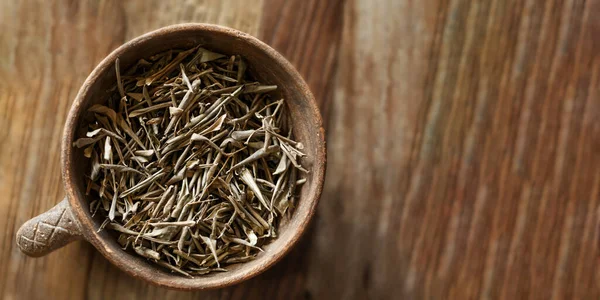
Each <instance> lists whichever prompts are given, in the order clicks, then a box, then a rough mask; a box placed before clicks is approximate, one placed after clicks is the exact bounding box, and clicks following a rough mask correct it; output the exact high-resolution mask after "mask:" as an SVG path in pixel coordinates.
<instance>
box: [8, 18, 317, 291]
mask: <svg viewBox="0 0 600 300" xmlns="http://www.w3.org/2000/svg"><path fill="white" fill-rule="evenodd" d="M198 44H203V45H205V47H207V48H209V49H212V50H214V51H217V52H221V53H225V54H240V55H242V56H243V57H245V58H246V59H247V61H248V62H249V71H250V72H251V73H252V74H253V75H254V76H255V77H256V78H257V79H258V80H260V81H261V82H264V83H268V84H276V85H278V86H279V93H280V95H279V96H281V97H283V98H285V99H286V101H287V105H288V108H289V111H290V113H291V116H292V119H293V128H294V134H295V136H296V139H297V140H298V141H300V142H302V143H303V144H304V146H305V152H306V154H307V158H305V159H304V160H303V162H302V164H303V165H304V167H305V168H307V169H308V170H310V174H309V175H308V178H307V182H306V183H305V184H304V185H303V187H302V188H301V191H300V195H299V198H298V200H297V207H296V209H295V211H294V213H293V215H292V218H291V220H289V221H288V222H286V223H284V224H281V226H280V228H279V237H278V238H277V239H275V240H274V241H272V242H271V243H270V244H268V245H266V246H265V247H264V250H265V252H264V253H261V254H259V255H258V256H257V258H256V259H255V260H253V261H250V262H247V263H243V264H238V265H233V266H230V267H228V270H229V271H228V272H219V273H215V274H210V275H206V276H200V277H196V278H193V279H190V278H184V277H182V276H180V275H176V274H172V273H170V272H168V271H165V270H163V269H161V268H158V267H156V266H154V265H152V264H150V263H149V262H148V261H146V260H145V259H143V258H140V257H138V256H134V255H132V254H130V253H128V252H125V251H123V250H122V249H121V248H120V247H119V245H118V244H117V242H116V240H115V238H114V237H113V236H112V235H111V234H110V233H109V232H108V231H106V230H103V231H100V232H98V227H99V225H100V223H101V222H102V220H101V219H100V218H92V217H91V215H90V214H89V207H88V203H89V199H87V197H86V196H85V185H84V178H85V177H84V173H86V172H88V170H89V162H88V160H87V159H86V158H85V157H84V156H83V152H82V150H80V149H77V148H74V147H73V141H74V140H75V139H76V138H77V137H81V136H83V135H84V134H85V122H86V121H85V120H84V116H85V112H86V110H87V108H88V107H90V106H92V105H93V104H98V103H102V102H103V101H104V100H105V99H107V97H106V95H107V93H108V92H107V90H108V89H109V88H110V87H112V86H114V84H115V80H116V79H115V69H114V65H115V59H117V58H119V59H120V64H121V68H122V70H126V69H127V68H128V67H129V66H132V65H133V64H134V63H135V62H137V61H138V60H139V59H140V58H143V57H148V56H151V55H153V54H156V53H159V52H161V51H165V50H168V49H173V48H191V47H193V46H196V45H198ZM61 165H62V177H63V181H64V186H65V191H66V197H65V199H64V200H63V201H62V202H60V203H59V204H58V205H57V206H55V207H54V208H52V209H50V210H49V211H48V212H46V213H44V214H42V215H40V216H37V217H35V218H33V219H31V220H29V221H27V222H26V223H25V224H23V226H22V227H21V228H20V229H19V231H18V232H17V245H18V246H19V248H20V249H21V251H23V252H24V253H25V254H27V255H30V256H42V255H45V254H47V253H49V252H51V251H52V250H55V249H57V248H60V247H62V246H64V245H66V244H67V243H69V242H71V241H74V240H77V239H85V240H87V241H88V242H90V243H92V245H94V247H96V249H98V251H100V253H102V255H104V256H105V257H106V258H107V259H108V260H109V261H110V262H112V263H113V264H114V265H116V266H117V267H119V268H121V269H122V270H123V271H125V272H127V273H128V274H130V275H131V276H134V277H138V278H141V279H144V280H146V281H148V282H150V283H153V284H156V285H159V286H164V287H169V288H175V289H182V290H202V289H209V288H219V287H224V286H228V285H232V284H236V283H239V282H241V281H243V280H246V279H249V278H251V277H253V276H255V275H257V274H259V273H261V272H263V271H265V270H266V269H267V268H269V267H270V266H272V265H273V264H274V263H275V262H277V261H278V260H280V259H281V258H282V257H283V256H284V255H285V254H286V253H287V252H288V251H289V250H290V249H291V247H292V246H293V245H294V244H295V243H296V242H297V241H298V239H299V238H300V236H301V235H302V233H303V232H304V230H305V229H306V227H307V225H308V223H309V221H310V219H311V217H312V216H313V214H314V212H315V208H316V206H317V202H318V199H319V196H320V194H321V190H322V187H323V179H324V176H325V137H324V131H323V127H322V121H321V115H320V113H319V109H318V107H317V105H316V103H315V99H314V97H313V95H312V94H311V92H310V91H309V89H308V86H307V85H306V83H305V82H304V80H303V79H302V77H301V76H300V74H298V72H297V71H296V69H294V67H293V66H292V65H291V64H290V63H289V62H288V61H287V60H286V59H285V58H284V57H283V56H281V55H280V54H279V53H277V51H275V50H273V49H272V48H271V47H269V46H267V45H266V44H265V43H263V42H261V41H259V40H258V39H256V38H254V37H252V36H250V35H248V34H246V33H243V32H240V31H237V30H234V29H230V28H226V27H222V26H216V25H209V24H182V25H174V26H169V27H164V28H162V29H159V30H156V31H153V32H150V33H147V34H144V35H142V36H140V37H138V38H136V39H133V40H131V41H129V42H127V43H125V44H124V45H122V46H121V47H119V48H117V49H116V50H115V51H113V52H112V53H111V54H110V55H108V57H106V58H105V59H104V60H103V61H102V62H100V64H99V65H98V66H97V67H96V68H95V69H94V71H92V73H91V74H90V76H89V77H88V78H87V79H86V81H85V82H84V83H83V86H82V87H81V89H80V90H79V93H78V94H77V96H76V98H75V101H74V103H73V106H72V107H71V111H70V112H69V115H68V117H67V122H66V125H65V129H64V136H63V139H62V158H61Z"/></svg>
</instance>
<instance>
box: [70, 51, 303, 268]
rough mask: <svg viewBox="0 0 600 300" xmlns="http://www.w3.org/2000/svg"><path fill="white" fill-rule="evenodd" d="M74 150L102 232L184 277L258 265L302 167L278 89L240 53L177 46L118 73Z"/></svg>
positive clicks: (291, 200) (299, 147) (298, 145)
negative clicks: (85, 168)
mask: <svg viewBox="0 0 600 300" xmlns="http://www.w3.org/2000/svg"><path fill="white" fill-rule="evenodd" d="M120 67H121V66H120V65H119V60H118V59H117V61H116V62H115V71H116V79H117V82H116V84H115V86H114V88H113V89H112V90H111V94H110V95H111V96H109V97H108V99H107V100H106V102H105V104H104V105H94V106H92V107H90V108H89V109H88V112H89V113H90V114H91V115H92V116H93V117H94V118H93V119H94V121H93V122H91V123H90V124H88V125H87V126H88V130H89V131H88V132H87V134H86V135H85V136H83V137H81V138H80V139H78V140H77V141H76V142H75V143H74V146H75V147H78V148H83V149H84V150H83V151H84V155H85V156H86V157H87V158H89V159H90V164H91V168H90V173H89V178H88V180H87V184H88V186H87V189H86V194H88V195H91V197H90V200H91V201H90V212H91V213H92V214H94V215H95V214H97V213H98V214H100V215H101V216H103V217H104V218H105V221H104V223H103V225H102V226H101V228H100V230H102V229H103V228H106V229H107V230H111V231H114V232H116V233H117V234H118V239H117V241H118V242H119V244H120V245H121V246H122V247H123V249H125V250H128V251H131V253H135V254H137V255H139V256H142V257H144V258H146V259H148V260H149V261H151V262H153V263H156V264H157V265H160V266H162V267H164V268H165V269H167V270H169V271H171V272H174V273H177V274H181V275H184V276H188V277H191V276H195V275H202V274H207V273H210V272H215V271H219V272H221V271H226V269H225V268H224V267H226V266H227V265H230V264H236V263H243V262H246V261H249V260H252V259H253V258H255V257H256V255H258V254H259V253H260V252H261V251H262V248H261V247H262V246H264V245H265V244H266V243H267V242H268V241H269V240H270V239H272V238H275V237H276V235H277V233H276V232H277V231H276V230H277V227H278V225H279V224H280V223H281V221H282V219H283V218H284V217H286V216H289V213H290V211H291V209H292V208H293V203H294V194H295V189H296V187H297V186H300V185H301V184H303V183H304V182H305V181H306V179H305V178H303V179H298V175H299V174H300V173H298V172H297V170H299V171H301V172H308V171H307V170H306V169H304V168H303V167H302V166H301V159H302V157H303V156H305V154H304V153H303V152H302V150H303V146H302V144H301V143H298V142H296V141H294V138H293V134H292V128H291V123H290V119H289V116H288V115H287V114H286V109H285V105H284V100H283V99H272V94H271V93H270V92H272V91H275V90H277V88H278V87H277V86H275V85H264V84H261V83H259V82H256V81H255V80H253V79H252V77H251V76H250V74H248V73H247V72H246V70H247V63H246V62H245V61H244V60H243V58H241V57H240V56H235V55H234V56H226V55H223V54H219V53H215V52H212V51H209V50H207V49H205V48H202V47H195V48H192V49H187V50H171V51H167V52H163V53H159V54H156V55H153V56H151V57H149V58H146V59H142V60H140V61H139V62H138V63H137V64H135V65H134V66H133V67H131V69H130V70H128V71H127V72H125V73H121V68H120Z"/></svg>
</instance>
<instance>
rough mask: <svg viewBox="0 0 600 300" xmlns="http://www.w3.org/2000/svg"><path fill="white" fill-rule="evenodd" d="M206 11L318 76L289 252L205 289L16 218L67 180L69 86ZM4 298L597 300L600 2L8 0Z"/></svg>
mask: <svg viewBox="0 0 600 300" xmlns="http://www.w3.org/2000/svg"><path fill="white" fill-rule="evenodd" d="M180 22H209V23H217V24H222V25H227V26H231V27H234V28H237V29H240V30H243V31H246V32H248V33H250V34H252V35H255V36H257V37H259V38H261V39H262V40H264V41H265V42H267V43H269V44H270V45H272V46H273V47H275V48H276V49H278V50H279V51H281V52H282V53H283V54H284V55H285V56H286V57H287V58H288V59H289V60H290V61H291V62H292V63H293V64H294V65H295V66H296V67H297V68H298V69H299V70H300V72H301V73H302V74H303V75H304V77H305V78H306V80H307V81H308V83H309V84H310V86H311V88H312V90H313V92H314V94H315V96H316V98H317V99H318V101H319V104H320V106H321V108H322V113H323V117H324V118H325V120H326V129H327V134H328V136H327V141H328V156H329V164H328V174H327V180H326V186H325V191H324V194H323V196H322V199H321V203H320V205H319V208H318V215H317V216H316V220H315V221H314V222H313V223H312V226H311V229H310V231H309V232H308V234H306V235H305V236H304V238H303V240H302V241H301V243H300V245H299V246H298V247H296V248H295V249H294V250H293V252H292V253H291V254H290V255H288V256H287V257H286V258H285V259H284V260H283V261H282V262H280V263H279V264H277V265H276V266H275V267H274V268H272V269H271V270H269V271H267V272H266V273H264V274H263V275H260V276H259V277H257V278H254V279H252V280H250V281H247V282H246V283H243V284H241V285H238V286H235V287H231V288H227V289H222V290H216V291H209V292H202V293H187V292H178V291H170V290H165V289H161V288H156V287H153V286H149V285H148V284H146V283H144V282H141V281H138V280H134V279H132V278H130V277H128V276H127V275H125V274H124V273H123V272H121V271H119V270H118V269H116V268H115V267H113V266H112V265H111V264H109V263H108V262H107V261H106V260H105V259H104V258H103V257H102V256H101V255H100V254H99V253H98V252H96V251H95V250H94V248H93V247H92V246H90V245H89V244H87V243H85V242H77V243H74V244H72V245H69V246H67V247H66V248H64V249H61V250H59V251H56V252H54V253H53V254H51V255H48V256H47V257H44V258H39V259H31V258H27V257H25V256H24V255H23V254H21V253H20V252H19V251H18V250H17V248H16V246H15V242H14V233H15V231H16V230H17V228H18V227H19V226H20V225H21V224H22V223H23V222H25V221H26V220H27V219H29V218H31V217H33V216H34V215H37V214H39V213H42V212H44V211H46V210H47V209H49V208H50V207H52V206H53V205H54V204H55V203H57V202H58V201H59V200H60V199H61V198H62V197H63V195H64V194H63V190H62V183H61V179H60V166H59V152H60V147H59V144H60V142H59V141H60V136H61V133H62V126H63V124H64V120H65V117H66V114H67V111H68V109H69V106H70V104H71V101H72V99H73V98H74V96H75V94H76V92H77V90H78V89H79V86H80V84H81V83H82V82H83V80H84V79H85V77H86V76H87V74H88V73H89V72H90V71H91V70H92V68H93V67H94V66H95V65H96V64H97V63H98V62H99V61H100V60H101V59H102V58H103V57H104V56H105V55H106V54H107V53H109V52H110V51H111V50H112V49H114V48H116V47H117V46H119V45H120V44H122V43H123V42H125V41H127V40H129V39H131V38H133V37H135V36H138V35H140V34H142V33H145V32H147V31H150V30H153V29H157V28H159V27H161V26H165V25H170V24H174V23H180ZM0 146H1V148H0V149H1V150H0V243H1V248H0V298H3V299H9V300H10V299H84V298H87V299H154V298H158V299H313V298H314V299H446V298H452V299H521V298H532V299H533V298H535V299H599V298H600V265H599V263H600V251H599V246H600V241H599V238H600V172H599V170H600V155H598V153H599V150H600V0H565V1H557V0H489V1H480V0H375V1H370V0H332V1H321V0H310V1H306V0H279V1H270V0H264V1H245V0H227V1H220V0H210V1H208V0H207V1H164V0H157V1H144V0H135V1H133V0H130V1H121V0H114V1H108V0H107V1H87V0H86V1H77V0H73V1H58V0H55V1H50V0H40V1H32V0H3V1H0Z"/></svg>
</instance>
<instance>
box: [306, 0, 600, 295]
mask: <svg viewBox="0 0 600 300" xmlns="http://www.w3.org/2000/svg"><path fill="white" fill-rule="evenodd" d="M599 9H600V2H598V1H587V2H583V1H564V2H561V1H543V2H540V1H529V0H526V1H508V2H507V1H459V0H450V1H360V0H358V1H349V2H348V3H347V6H346V8H345V10H344V31H343V38H342V42H341V45H342V46H341V47H340V52H339V63H338V65H339V68H338V70H337V73H336V74H337V75H336V85H335V89H334V90H335V95H334V98H333V104H332V106H331V108H330V112H331V115H330V118H329V127H328V147H329V154H330V155H329V168H328V177H327V181H326V188H325V193H324V196H323V201H322V205H321V206H320V207H319V218H318V223H317V225H316V227H317V229H316V230H315V231H316V232H317V235H318V237H317V238H315V239H314V241H315V243H314V244H313V245H312V247H311V252H310V256H311V266H310V268H309V270H308V272H309V275H308V278H309V279H310V280H309V288H310V291H311V294H313V295H314V296H315V298H319V299H327V298H331V297H333V295H336V296H337V297H340V298H344V299H346V298H354V299H366V298H372V299H390V298H396V299H398V298H400V299H441V298H447V297H450V298H453V299H479V298H484V299H487V298H493V299H497V298H504V299H515V298H527V297H532V298H539V299H550V298H552V297H554V298H556V299H561V298H567V299H568V298H573V297H575V296H577V297H581V298H586V299H595V298H598V297H599V296H600V295H598V293H599V291H600V288H599V286H598V282H599V281H598V280H599V279H598V271H597V270H595V269H594V268H593V267H592V265H593V264H594V263H593V262H597V258H598V255H599V254H600V253H599V252H598V244H597V241H598V234H599V233H600V232H599V231H598V230H599V229H598V228H599V227H598V224H599V223H598V215H597V208H598V199H597V198H598V176H597V175H598V174H597V173H598V172H597V169H598V164H599V163H600V162H599V161H598V157H597V155H594V153H595V152H597V150H598V149H599V147H600V143H599V139H598V137H597V132H598V128H599V123H598V122H599V120H600V119H599V118H598V114H599V113H600V106H599V105H600V101H599V100H598V96H599V94H598V92H599V88H600V81H599V80H600V78H599V72H600V52H598V50H599V48H598V45H599V44H598V42H597V41H598V38H597V37H598V34H599V33H600V31H599V30H600V19H598V18H595V17H593V16H594V13H597V12H598V10H599ZM585 262H589V263H588V264H586V263H585ZM333 278H335V280H328V279H333Z"/></svg>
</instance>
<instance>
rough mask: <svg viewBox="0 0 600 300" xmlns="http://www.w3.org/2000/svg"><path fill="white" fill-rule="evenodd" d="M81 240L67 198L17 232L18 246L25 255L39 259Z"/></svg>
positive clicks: (26, 223)
mask: <svg viewBox="0 0 600 300" xmlns="http://www.w3.org/2000/svg"><path fill="white" fill-rule="evenodd" d="M80 238H81V231H80V230H79V225H78V224H77V221H75V219H74V218H73V215H72V214H71V207H70V206H69V202H68V201H67V199H66V198H65V199H64V200H63V201H61V202H60V203H59V204H57V205H56V206H55V207H53V208H51V209H50V210H49V211H47V212H45V213H43V214H41V215H39V216H37V217H35V218H33V219H31V220H29V221H27V222H25V224H23V226H21V228H19V231H17V245H18V246H19V249H21V251H23V253H25V254H27V255H29V256H33V257H39V256H43V255H46V254H48V253H50V252H52V251H54V250H56V249H58V248H60V247H62V246H65V245H66V244H68V243H70V242H72V241H75V240H78V239H80Z"/></svg>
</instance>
